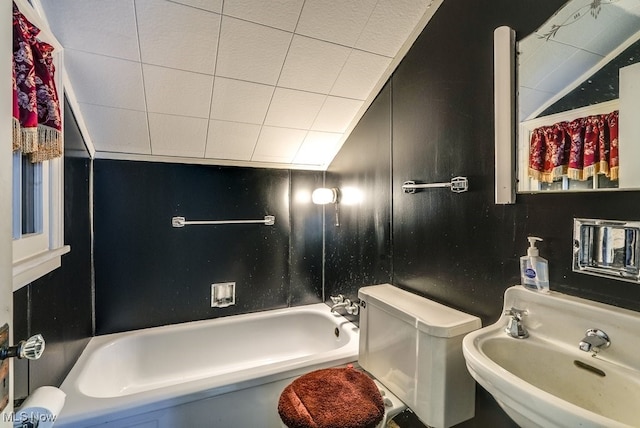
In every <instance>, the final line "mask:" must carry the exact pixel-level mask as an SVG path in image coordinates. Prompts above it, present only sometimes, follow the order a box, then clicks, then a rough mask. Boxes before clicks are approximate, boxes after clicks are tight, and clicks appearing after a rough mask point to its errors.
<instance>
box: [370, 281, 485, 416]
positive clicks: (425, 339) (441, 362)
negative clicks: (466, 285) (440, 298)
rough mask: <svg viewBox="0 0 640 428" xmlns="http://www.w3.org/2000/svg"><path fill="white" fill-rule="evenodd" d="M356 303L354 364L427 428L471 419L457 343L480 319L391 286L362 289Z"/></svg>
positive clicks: (469, 390)
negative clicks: (357, 328) (357, 347)
mask: <svg viewBox="0 0 640 428" xmlns="http://www.w3.org/2000/svg"><path fill="white" fill-rule="evenodd" d="M358 297H359V298H360V300H361V301H362V302H363V304H364V308H362V310H361V312H360V350H359V356H358V363H359V364H360V366H361V367H362V368H363V369H365V370H366V371H367V372H368V373H369V374H371V375H372V376H373V377H375V378H376V379H377V380H378V382H380V383H381V384H382V385H383V386H384V387H385V388H386V389H388V390H389V391H390V392H391V393H393V394H394V395H395V396H397V397H398V398H399V399H400V400H401V401H402V402H403V403H404V404H406V406H407V407H409V408H410V409H411V410H412V411H413V412H414V413H415V414H416V416H418V418H419V419H420V420H421V421H422V422H423V423H424V424H425V425H428V426H431V427H438V428H440V427H450V426H453V425H456V424H459V423H460V422H463V421H466V420H467V419H471V418H472V417H473V416H474V414H475V385H476V384H475V381H474V380H473V378H472V377H471V375H470V374H469V372H468V371H467V367H466V364H465V360H464V356H463V354H462V338H463V337H464V336H465V335H466V334H467V333H469V332H471V331H473V330H476V329H478V328H480V327H482V323H481V321H480V318H478V317H475V316H472V315H469V314H466V313H464V312H460V311H458V310H456V309H453V308H450V307H447V306H444V305H441V304H440V303H436V302H434V301H431V300H429V299H425V298H423V297H420V296H418V295H417V294H413V293H409V292H408V291H404V290H402V289H400V288H398V287H394V286H392V285H390V284H382V285H373V286H370V287H363V288H361V289H360V290H359V291H358Z"/></svg>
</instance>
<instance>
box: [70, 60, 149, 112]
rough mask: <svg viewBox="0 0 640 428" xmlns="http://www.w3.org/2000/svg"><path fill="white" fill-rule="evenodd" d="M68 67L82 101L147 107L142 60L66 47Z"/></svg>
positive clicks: (75, 89)
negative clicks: (96, 53)
mask: <svg viewBox="0 0 640 428" xmlns="http://www.w3.org/2000/svg"><path fill="white" fill-rule="evenodd" d="M65 67H66V69H67V72H68V73H69V78H70V80H71V81H72V82H73V89H74V91H75V94H76V96H77V98H78V101H79V102H81V103H88V104H98V105H102V106H107V107H118V108H126V109H133V110H140V111H144V110H145V103H144V92H143V88H142V70H141V67H140V63H138V62H134V61H129V60H124V59H118V58H111V57H107V56H102V55H94V54H90V53H86V52H81V51H76V50H73V49H66V50H65Z"/></svg>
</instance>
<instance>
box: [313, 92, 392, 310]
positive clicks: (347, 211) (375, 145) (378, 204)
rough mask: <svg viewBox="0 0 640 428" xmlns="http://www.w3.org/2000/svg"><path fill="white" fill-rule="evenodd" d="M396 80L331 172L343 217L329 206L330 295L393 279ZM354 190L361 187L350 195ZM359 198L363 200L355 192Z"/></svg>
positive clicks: (352, 295)
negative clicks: (393, 101)
mask: <svg viewBox="0 0 640 428" xmlns="http://www.w3.org/2000/svg"><path fill="white" fill-rule="evenodd" d="M390 141H391V86H390V85H389V84H387V85H386V86H385V87H384V88H383V89H382V91H381V92H380V94H379V95H378V96H377V98H376V100H375V102H374V103H373V104H372V105H371V107H370V108H369V110H368V111H367V112H366V113H365V115H364V116H363V118H362V119H361V120H360V122H359V124H358V126H357V127H356V128H355V129H354V131H353V132H352V133H351V136H350V137H349V140H348V141H347V144H345V145H344V146H343V147H342V149H341V150H340V152H339V154H338V156H337V158H336V159H335V160H334V161H333V162H332V163H331V166H330V167H329V169H328V171H327V174H326V185H327V187H337V188H339V189H341V190H342V193H343V195H342V196H343V197H342V200H341V201H340V204H339V213H338V215H339V220H340V221H339V223H340V226H336V225H335V221H334V217H335V213H334V207H333V206H332V205H327V206H326V208H325V209H326V216H325V217H326V225H325V233H326V244H325V245H326V250H325V257H326V266H325V292H326V297H325V299H326V300H327V301H328V300H329V296H330V295H337V294H343V295H345V296H346V297H348V298H350V299H355V298H356V297H357V295H358V288H359V287H360V286H361V285H362V284H377V283H383V282H389V281H390V280H391V248H392V247H391V233H390V232H391V230H390V228H389V225H390V224H391V189H390V186H389V184H390V177H391V146H390ZM349 192H352V193H354V192H355V193H356V194H355V196H350V194H349ZM353 197H355V198H358V199H359V200H358V201H354V200H349V198H352V199H353Z"/></svg>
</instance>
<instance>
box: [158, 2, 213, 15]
mask: <svg viewBox="0 0 640 428" xmlns="http://www.w3.org/2000/svg"><path fill="white" fill-rule="evenodd" d="M169 1H171V2H173V3H180V4H184V5H187V6H192V7H195V8H198V9H202V10H208V11H209V12H215V13H222V0H169Z"/></svg>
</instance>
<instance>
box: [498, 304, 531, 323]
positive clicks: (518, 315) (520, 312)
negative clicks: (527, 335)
mask: <svg viewBox="0 0 640 428" xmlns="http://www.w3.org/2000/svg"><path fill="white" fill-rule="evenodd" d="M504 314H505V315H510V316H512V317H514V318H515V319H517V320H518V321H522V317H523V316H525V315H529V311H527V310H526V309H518V308H515V307H512V308H511V309H507V310H506V311H504Z"/></svg>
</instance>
